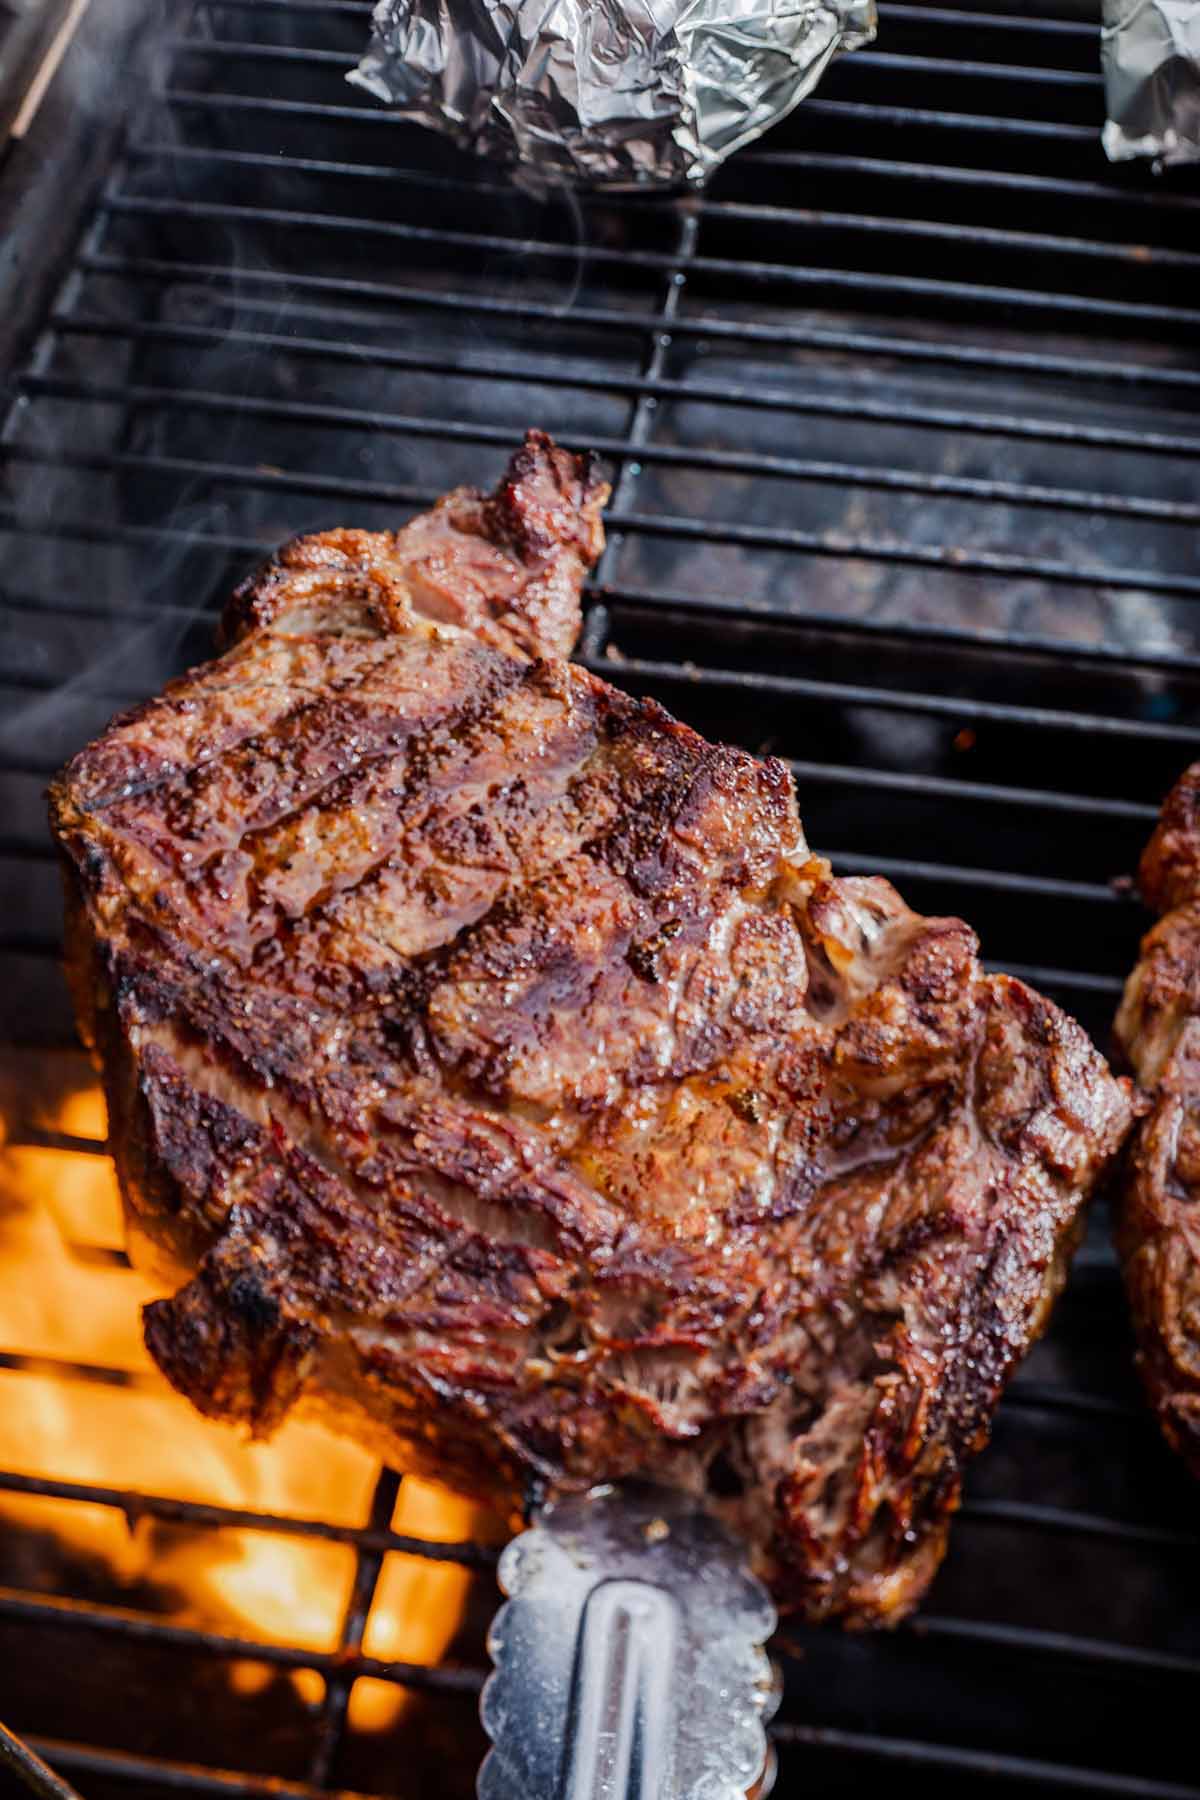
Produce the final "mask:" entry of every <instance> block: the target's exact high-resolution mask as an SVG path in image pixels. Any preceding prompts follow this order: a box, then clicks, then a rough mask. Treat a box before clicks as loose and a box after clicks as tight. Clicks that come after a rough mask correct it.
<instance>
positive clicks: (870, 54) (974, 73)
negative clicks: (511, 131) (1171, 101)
mask: <svg viewBox="0 0 1200 1800" xmlns="http://www.w3.org/2000/svg"><path fill="white" fill-rule="evenodd" d="M164 48H165V49H167V50H172V51H174V52H175V53H176V54H182V55H184V56H213V57H216V58H219V59H220V60H221V61H222V62H226V61H242V62H270V63H280V62H282V63H291V64H293V65H296V66H303V67H308V68H329V69H339V70H340V69H350V68H352V67H353V66H354V59H353V58H351V57H348V56H347V55H346V53H345V51H343V50H322V49H320V48H319V47H317V46H315V45H312V44H271V43H264V42H262V41H261V40H259V39H255V38H220V37H212V38H207V37H206V38H200V39H197V38H192V37H188V36H186V35H183V34H177V35H175V36H173V37H168V38H166V39H165V40H164ZM852 67H854V68H858V69H872V68H874V69H878V68H884V69H887V70H893V69H900V70H904V71H907V72H910V73H921V72H925V73H928V74H937V75H949V76H953V77H954V78H955V79H956V80H961V79H963V78H964V77H965V78H967V79H979V80H998V81H1004V82H1006V83H1009V84H1012V83H1013V82H1016V83H1021V82H1025V83H1028V84H1030V85H1033V86H1037V87H1069V88H1087V89H1089V90H1090V89H1098V88H1099V87H1100V77H1099V75H1097V74H1094V73H1093V72H1091V71H1090V70H1079V69H1043V68H1039V67H1038V66H1037V65H1036V64H1033V63H1022V64H1015V63H994V62H967V61H962V62H958V61H951V60H948V59H947V58H945V57H941V56H913V55H910V54H907V53H905V52H903V51H896V50H888V49H887V48H886V46H884V47H881V48H880V49H878V50H860V51H858V52H857V53H856V55H855V58H854V63H853V65H852Z"/></svg>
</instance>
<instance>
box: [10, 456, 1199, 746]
mask: <svg viewBox="0 0 1200 1800" xmlns="http://www.w3.org/2000/svg"><path fill="white" fill-rule="evenodd" d="M178 460H179V461H180V463H181V464H182V465H183V467H185V468H186V467H187V461H188V459H186V458H180V459H178ZM426 491H427V490H425V489H421V490H419V493H420V495H421V496H422V500H421V501H419V502H417V503H423V497H424V496H425V494H426ZM414 492H418V490H414ZM0 529H9V530H17V529H20V530H23V531H24V530H29V529H30V528H29V527H27V526H26V525H24V524H20V525H18V523H17V521H16V520H15V519H14V518H13V517H12V515H11V514H10V515H9V516H8V518H7V519H5V517H4V515H3V509H2V508H0ZM120 529H121V528H120V527H114V528H112V531H111V533H110V535H112V536H113V538H114V541H118V540H119V535H120ZM45 535H51V534H50V532H49V528H48V527H47V528H46V531H45ZM100 535H101V534H97V540H99V537H100ZM188 541H189V542H193V543H195V542H196V540H195V539H194V538H189V540H188ZM227 541H228V540H226V542H227ZM197 547H198V548H203V547H204V545H202V544H197ZM276 548H277V542H276V541H275V540H272V542H271V543H270V544H265V543H260V542H259V541H258V540H257V539H254V540H245V541H238V542H236V543H235V544H234V547H233V551H231V552H230V554H231V559H232V556H233V554H234V551H239V552H241V553H243V554H245V555H252V556H257V557H262V556H263V555H265V554H266V553H267V552H268V551H273V550H275V549H276ZM584 598H585V600H587V601H591V602H601V603H604V604H606V605H610V606H628V607H634V608H640V609H646V610H651V611H654V612H668V613H682V614H695V615H699V616H701V617H716V618H722V617H729V618H733V619H736V620H738V621H739V622H741V623H750V622H760V621H761V622H766V623H768V624H770V625H772V626H773V627H774V628H776V629H778V630H781V631H785V632H796V633H797V634H798V635H803V634H804V633H806V632H809V631H820V632H822V633H826V634H829V635H831V636H833V637H834V638H850V639H856V638H867V639H870V640H875V641H879V640H882V641H883V642H897V643H903V644H906V645H907V644H910V643H911V644H915V645H921V646H952V647H954V648H957V649H961V650H964V651H974V652H979V651H995V650H999V651H1006V652H1010V653H1011V652H1015V653H1016V654H1017V655H1018V656H1020V657H1021V658H1022V659H1032V658H1037V659H1046V660H1049V661H1052V662H1053V663H1054V665H1055V666H1056V667H1058V668H1068V669H1076V668H1078V669H1091V668H1102V669H1106V670H1107V669H1119V670H1120V671H1121V672H1122V673H1124V672H1136V671H1139V670H1144V671H1146V672H1147V673H1158V672H1162V673H1168V674H1170V675H1172V676H1175V677H1178V676H1180V675H1183V674H1187V673H1189V672H1200V655H1192V656H1189V655H1187V654H1186V652H1184V651H1182V650H1181V651H1176V650H1174V649H1171V650H1163V651H1160V652H1159V653H1158V654H1157V655H1156V654H1155V653H1154V652H1153V651H1152V650H1138V651H1135V650H1131V649H1129V648H1128V647H1127V646H1125V645H1123V644H1112V643H1104V642H1100V643H1088V644H1078V643H1071V642H1068V641H1064V640H1062V639H1055V638H1046V637H1039V636H1037V635H1036V634H1034V633H1032V632H1021V631H1009V632H1000V631H989V630H985V629H981V630H978V631H972V630H967V629H965V628H963V627H956V626H948V625H938V624H932V623H928V622H925V621H922V620H912V619H902V618H888V617H883V618H871V617H854V616H851V615H843V614H841V613H826V612H822V611H820V610H819V609H816V608H814V609H812V610H806V611H805V612H804V613H803V615H800V614H787V613H784V614H780V613H778V612H775V611H773V610H772V609H771V607H770V606H769V605H767V604H766V603H764V602H762V601H758V600H753V599H747V600H743V599H741V598H739V599H737V600H726V599H722V598H721V597H720V596H719V595H713V594H682V593H676V592H672V591H670V590H668V589H657V590H654V591H650V590H647V589H644V588H633V587H628V586H626V585H625V584H624V583H621V584H615V583H610V582H605V583H604V584H603V585H599V586H598V585H597V584H596V583H594V582H591V583H585V586H584ZM5 602H7V603H8V604H10V605H13V606H15V607H20V608H23V609H24V610H26V611H28V612H32V613H48V614H54V615H57V616H61V617H63V618H78V619H109V618H112V619H129V620H135V621H141V622H142V623H145V624H155V623H161V621H162V619H163V617H164V615H165V616H166V617H167V618H169V619H172V620H180V619H191V620H194V621H195V622H197V623H207V624H209V625H215V622H216V616H217V615H216V612H215V611H214V609H213V607H212V606H211V605H209V606H190V605H188V604H186V603H184V602H177V601H172V600H171V599H169V598H168V597H166V596H164V597H163V598H162V599H161V600H159V601H157V602H156V603H155V604H153V605H149V606H144V605H138V604H136V603H133V602H122V601H119V600H117V601H113V602H112V603H111V604H110V603H109V602H107V601H105V602H101V603H90V604H89V603H88V602H87V601H86V600H81V599H80V598H79V597H78V596H77V595H75V594H69V595H67V596H66V597H63V596H62V595H60V594H57V593H51V594H31V593H20V594H11V593H10V594H0V604H2V603H5ZM624 660H625V659H624V658H623V657H621V656H620V655H619V654H617V655H615V656H614V659H613V664H612V665H611V666H610V668H609V672H610V673H611V672H612V668H613V667H616V666H617V665H619V664H620V663H621V662H623V661H624ZM674 666H675V667H676V668H677V672H679V673H682V672H683V665H682V663H680V664H678V665H674ZM2 679H3V683H4V685H6V686H13V685H16V686H31V687H36V686H37V681H38V678H37V675H36V673H34V672H26V673H25V674H23V675H22V676H21V677H20V679H19V680H18V679H17V677H15V676H12V675H8V676H4V677H3V678H2ZM1181 741H1182V740H1181ZM29 768H30V772H31V773H33V774H35V775H42V774H46V773H51V772H52V769H51V765H50V764H48V763H32V764H30V765H29Z"/></svg>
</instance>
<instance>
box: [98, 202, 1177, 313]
mask: <svg viewBox="0 0 1200 1800" xmlns="http://www.w3.org/2000/svg"><path fill="white" fill-rule="evenodd" d="M102 205H103V207H104V209H105V210H106V211H108V212H110V213H113V214H116V215H118V216H121V217H134V218H170V219H171V220H173V221H175V222H176V223H179V222H181V221H182V220H185V219H207V220H210V221H212V222H214V223H219V224H223V225H229V226H233V227H237V226H248V225H255V226H258V225H268V226H277V227H280V228H282V229H284V230H287V231H319V232H325V233H331V234H334V235H344V234H352V235H353V236H354V237H355V238H356V239H363V238H370V237H382V238H385V239H387V240H388V241H395V242H400V243H417V244H436V245H439V246H445V247H447V248H457V249H464V250H470V251H472V252H475V253H478V252H480V251H494V252H498V253H500V254H506V255H513V256H519V257H520V258H521V260H522V262H529V261H534V260H536V259H539V258H544V259H546V260H548V261H551V262H563V261H567V262H570V263H571V264H572V265H574V266H576V267H579V266H583V265H590V264H597V265H603V266H609V267H616V268H620V269H623V270H629V269H636V270H641V271H646V272H649V273H663V274H669V273H670V272H671V269H672V267H673V257H672V255H671V253H670V252H667V251H662V250H641V249H632V248H628V249H624V250H615V249H610V248H607V247H605V246H601V245H596V244H591V243H585V242H579V243H575V244H561V243H554V242H552V241H550V240H547V239H541V238H532V237H523V238H520V239H517V238H511V237H505V236H502V235H501V234H499V233H495V232H474V231H454V230H451V229H449V228H447V227H443V226H433V225H412V224H408V223H405V222H404V221H402V220H398V219H377V218H373V217H371V216H370V215H365V216H364V215H361V214H346V213H329V212H312V211H307V210H304V209H301V208H287V207H276V206H244V205H236V206H235V205H230V204H228V203H227V202H224V201H216V200H190V199H183V198H178V199H172V200H163V199H158V198H157V197H153V196H149V195H142V194H124V193H117V192H110V193H108V194H107V195H106V196H105V197H104V199H103V202H102ZM1053 246H1054V240H1053V239H1048V240H1047V242H1046V245H1045V249H1046V251H1047V252H1049V251H1051V250H1052V249H1053ZM692 267H693V268H694V269H695V270H696V271H698V272H700V273H703V274H706V275H731V276H736V278H737V279H738V280H739V281H742V282H754V283H776V284H778V285H780V286H782V287H796V288H813V287H819V288H823V289H837V290H839V291H845V292H847V293H853V294H856V295H863V294H867V295H871V296H874V297H876V298H878V299H880V300H883V299H887V300H893V299H895V298H896V297H898V296H904V297H905V298H906V299H909V300H912V299H921V300H927V301H935V302H937V303H939V304H945V303H946V302H947V301H952V302H955V303H956V304H960V305H961V304H964V303H965V304H967V305H968V306H971V307H978V306H988V307H997V306H999V307H1002V308H1005V309H1014V308H1015V309H1019V310H1022V311H1033V312H1035V313H1039V314H1040V313H1066V314H1068V315H1071V316H1075V315H1078V316H1079V317H1080V318H1086V319H1090V320H1096V321H1099V320H1103V321H1105V322H1106V323H1108V324H1110V325H1112V326H1114V327H1116V328H1117V329H1118V330H1125V329H1127V328H1128V326H1129V325H1130V324H1131V323H1137V324H1142V325H1161V326H1167V325H1169V326H1177V327H1185V328H1186V329H1187V330H1189V331H1190V332H1193V333H1195V332H1196V330H1197V329H1198V328H1200V312H1198V311H1196V310H1195V309H1194V308H1191V307H1182V306H1165V305H1162V304H1159V303H1157V302H1152V301H1145V300H1132V299H1122V300H1119V301H1118V300H1110V299H1105V298H1103V297H1102V296H1099V295H1092V294H1060V293H1055V292H1054V291H1053V290H1048V289H1044V288H1019V287H1015V288H1011V287H1000V286H997V285H995V284H993V283H988V282H968V281H950V280H944V279H934V278H932V277H927V276H919V275H896V274H891V273H888V272H886V271H882V270H872V271H865V270H859V269H843V268H832V267H824V266H821V265H810V264H805V265H804V266H803V267H801V266H798V265H796V264H793V263H772V262H758V261H750V260H745V261H739V260H738V259H737V258H735V257H723V256H707V255H699V254H697V255H696V256H695V257H694V259H693V261H692Z"/></svg>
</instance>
